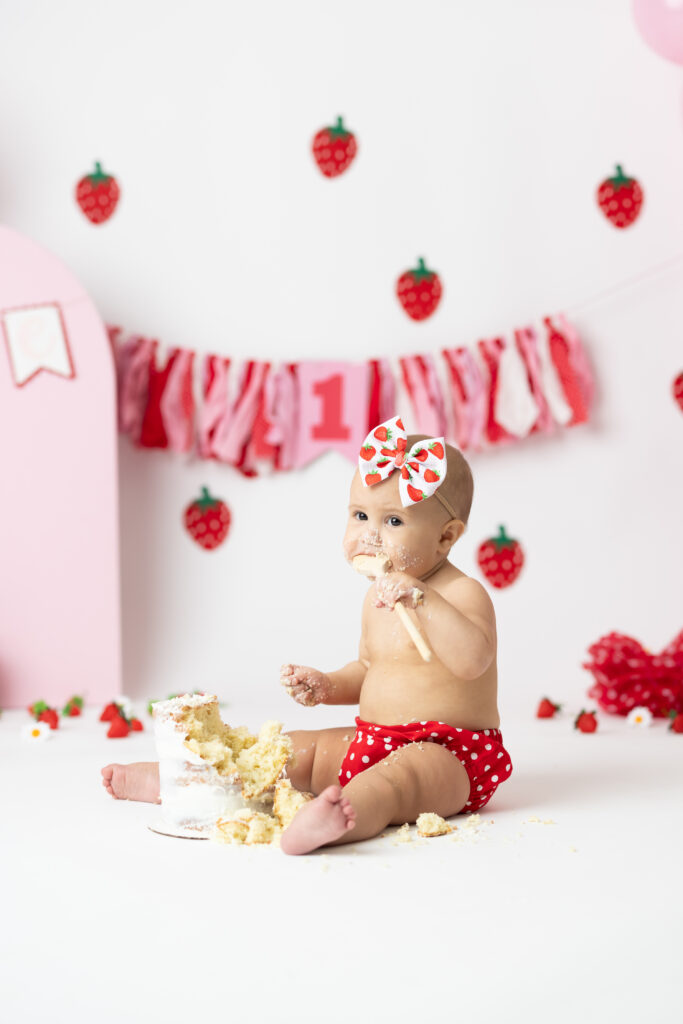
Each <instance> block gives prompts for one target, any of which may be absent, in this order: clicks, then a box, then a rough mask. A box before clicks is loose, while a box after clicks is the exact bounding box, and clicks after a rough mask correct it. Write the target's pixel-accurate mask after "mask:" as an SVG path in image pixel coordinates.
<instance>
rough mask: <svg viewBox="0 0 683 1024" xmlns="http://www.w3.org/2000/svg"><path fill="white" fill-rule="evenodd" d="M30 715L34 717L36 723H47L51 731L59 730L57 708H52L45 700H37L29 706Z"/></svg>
mask: <svg viewBox="0 0 683 1024" xmlns="http://www.w3.org/2000/svg"><path fill="white" fill-rule="evenodd" d="M28 711H29V714H30V715H33V717H34V718H35V720H36V722H46V723H47V725H49V726H50V728H51V729H57V728H59V715H58V713H57V709H56V708H51V707H50V705H49V704H46V703H45V701H44V700H37V701H36V702H35V703H34V704H31V705H29V709H28Z"/></svg>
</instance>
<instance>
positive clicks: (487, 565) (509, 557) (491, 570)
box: [477, 526, 524, 590]
mask: <svg viewBox="0 0 683 1024" xmlns="http://www.w3.org/2000/svg"><path fill="white" fill-rule="evenodd" d="M477 562H478V563H479V568H480V569H481V571H482V572H483V574H484V576H485V577H486V579H487V580H488V581H489V583H490V584H491V586H492V587H496V588H497V589H498V590H502V589H503V587H509V586H510V584H511V583H514V582H515V580H516V579H517V577H518V576H519V574H520V572H521V571H522V566H523V565H524V552H523V551H522V547H521V545H520V543H519V541H518V540H515V539H514V538H512V537H508V535H507V534H506V532H505V527H504V526H500V527H499V528H498V535H497V536H496V537H489V538H488V540H485V541H483V542H482V543H481V544H480V545H479V549H478V551H477Z"/></svg>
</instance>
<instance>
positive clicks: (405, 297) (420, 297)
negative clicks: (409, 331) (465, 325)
mask: <svg viewBox="0 0 683 1024" xmlns="http://www.w3.org/2000/svg"><path fill="white" fill-rule="evenodd" d="M442 291H443V289H442V287H441V280H440V278H439V275H438V274H437V273H436V272H435V271H433V270H429V268H428V267H426V266H425V261H424V260H423V258H422V257H421V256H420V258H419V259H418V261H417V266H416V267H414V268H413V269H412V270H406V271H404V272H403V273H402V274H401V276H400V277H399V279H398V281H397V282H396V295H397V296H398V301H399V302H400V303H401V305H402V306H403V308H404V309H405V311H406V313H407V314H408V316H409V317H410V318H411V320H426V319H427V317H428V316H431V315H432V313H433V312H434V310H435V309H436V307H437V306H438V305H439V302H440V301H441V294H442Z"/></svg>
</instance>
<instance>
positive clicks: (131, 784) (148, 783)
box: [102, 761, 161, 804]
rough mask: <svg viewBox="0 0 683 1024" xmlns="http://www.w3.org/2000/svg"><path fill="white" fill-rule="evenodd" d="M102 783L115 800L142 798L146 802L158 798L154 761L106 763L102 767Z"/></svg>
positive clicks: (158, 800)
mask: <svg viewBox="0 0 683 1024" xmlns="http://www.w3.org/2000/svg"><path fill="white" fill-rule="evenodd" d="M102 785H103V786H104V788H105V789H106V791H107V793H110V794H111V796H113V797H114V799H115V800H142V801H144V802H145V803H148V804H158V803H161V801H160V799H159V765H158V764H157V763H156V761H138V762H137V763H136V764H108V765H107V766H106V767H105V768H103V769H102Z"/></svg>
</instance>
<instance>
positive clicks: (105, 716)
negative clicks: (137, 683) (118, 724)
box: [100, 701, 119, 722]
mask: <svg viewBox="0 0 683 1024" xmlns="http://www.w3.org/2000/svg"><path fill="white" fill-rule="evenodd" d="M118 713H119V706H118V704H116V703H115V702H114V701H110V703H109V704H107V705H105V707H104V710H103V711H102V714H101V715H100V722H111V720H112V718H113V717H114V716H115V715H118Z"/></svg>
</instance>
